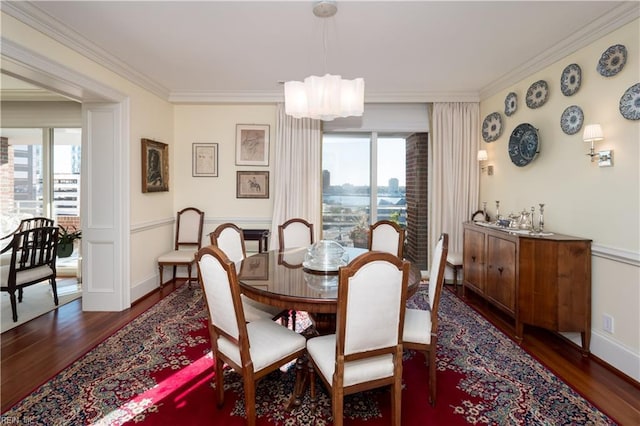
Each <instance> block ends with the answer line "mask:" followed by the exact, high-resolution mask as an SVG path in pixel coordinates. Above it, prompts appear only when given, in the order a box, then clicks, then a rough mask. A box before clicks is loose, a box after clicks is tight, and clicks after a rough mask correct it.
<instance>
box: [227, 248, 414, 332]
mask: <svg viewBox="0 0 640 426" xmlns="http://www.w3.org/2000/svg"><path fill="white" fill-rule="evenodd" d="M345 250H346V253H347V255H348V260H349V261H350V260H352V259H354V258H355V257H356V256H358V255H360V254H362V253H365V252H366V251H367V250H366V249H357V248H345ZM306 253H307V247H299V248H292V249H286V250H284V251H278V250H270V251H267V252H265V253H257V254H254V255H252V256H249V257H247V258H245V259H244V260H243V261H242V262H241V263H240V264H239V265H237V272H238V281H239V282H240V289H241V291H242V293H243V294H245V295H246V296H247V297H249V298H251V299H253V300H256V301H258V302H261V303H266V304H268V305H272V306H277V307H279V308H282V309H292V310H294V311H305V312H308V313H309V314H311V315H312V316H313V320H314V322H315V323H316V324H315V325H316V328H317V329H318V330H317V331H318V332H320V333H321V334H324V333H323V331H325V332H326V331H330V328H331V327H332V326H335V314H336V312H337V308H338V300H337V295H338V271H327V272H322V271H312V270H310V269H307V268H305V267H304V266H303V262H304V257H305V254H306ZM421 278H422V276H421V272H420V268H418V266H417V265H416V264H414V263H411V267H410V270H409V280H408V289H407V296H411V295H413V294H414V293H415V292H416V291H417V290H418V286H419V285H420V280H421ZM327 329H329V330H327Z"/></svg>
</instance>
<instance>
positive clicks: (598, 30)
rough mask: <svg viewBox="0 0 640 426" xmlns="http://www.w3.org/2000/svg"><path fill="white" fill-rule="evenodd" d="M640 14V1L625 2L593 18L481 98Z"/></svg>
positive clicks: (487, 88) (494, 84)
mask: <svg viewBox="0 0 640 426" xmlns="http://www.w3.org/2000/svg"><path fill="white" fill-rule="evenodd" d="M638 17H640V3H638V2H637V1H628V2H623V3H622V4H620V5H619V6H618V7H616V8H615V9H613V10H611V11H609V12H608V13H606V14H604V15H603V16H601V17H600V18H598V19H596V20H594V21H592V22H591V23H590V24H589V25H587V26H585V27H584V28H582V29H580V30H578V31H576V32H575V33H573V34H571V35H570V36H569V37H567V38H566V39H565V40H564V41H563V42H562V43H558V44H557V45H555V46H553V47H551V48H550V49H546V50H545V51H544V52H542V53H541V54H539V55H537V56H536V57H534V58H532V59H530V60H528V61H527V62H525V63H523V64H522V65H520V66H519V67H518V68H515V69H513V70H512V71H510V72H508V73H506V74H505V75H503V76H502V77H500V78H499V79H497V80H494V81H493V82H492V83H491V84H489V85H487V86H485V87H483V88H482V89H481V90H480V99H481V100H485V99H487V98H489V97H491V96H493V95H495V94H497V93H498V92H500V91H501V90H504V89H506V88H507V87H509V86H512V85H514V84H516V83H518V82H519V81H522V80H524V79H525V78H527V77H529V76H530V75H532V74H535V73H536V72H538V71H540V70H542V69H544V68H546V67H548V66H550V65H552V64H554V63H555V62H557V61H559V60H561V59H563V58H565V57H567V56H568V55H570V54H572V53H574V52H576V51H577V50H579V49H581V48H583V47H586V46H588V45H589V44H591V43H593V42H594V41H596V40H598V39H600V38H602V37H604V36H605V35H607V34H609V33H611V32H613V31H615V30H617V29H618V28H620V27H622V26H623V25H626V24H628V23H629V22H631V21H633V20H635V19H637V18H638Z"/></svg>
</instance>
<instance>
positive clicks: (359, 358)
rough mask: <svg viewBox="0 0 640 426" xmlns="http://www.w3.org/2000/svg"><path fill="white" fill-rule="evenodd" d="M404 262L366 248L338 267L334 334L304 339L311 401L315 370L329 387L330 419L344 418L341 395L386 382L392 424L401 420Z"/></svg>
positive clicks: (406, 275) (339, 422) (406, 274)
mask: <svg viewBox="0 0 640 426" xmlns="http://www.w3.org/2000/svg"><path fill="white" fill-rule="evenodd" d="M408 279H409V263H408V262H407V261H403V260H401V259H400V258H398V257H397V256H395V255H393V254H390V253H383V252H376V251H370V252H367V253H365V254H362V255H360V256H358V257H357V258H355V259H354V260H352V261H351V262H350V263H349V264H348V265H347V266H343V267H341V268H340V270H339V272H338V280H339V282H338V312H337V317H336V334H330V335H326V336H320V337H314V338H312V339H309V340H308V341H307V353H308V355H309V361H310V363H311V366H312V367H313V368H311V366H310V368H309V372H310V375H311V377H310V379H309V383H310V384H311V401H312V404H315V377H314V376H315V372H317V373H318V374H319V375H320V378H321V379H322V381H323V382H324V384H325V386H326V387H327V389H329V390H330V392H331V403H332V407H333V421H334V424H335V425H336V426H340V425H342V423H343V405H344V401H343V399H344V396H345V395H348V394H352V393H356V392H361V391H364V390H368V389H374V388H379V387H382V386H391V417H392V423H393V424H394V425H396V426H399V425H400V419H401V416H400V414H401V401H402V398H401V396H402V329H403V322H404V312H405V303H406V299H407V283H408Z"/></svg>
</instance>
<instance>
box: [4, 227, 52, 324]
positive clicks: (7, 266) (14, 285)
mask: <svg viewBox="0 0 640 426" xmlns="http://www.w3.org/2000/svg"><path fill="white" fill-rule="evenodd" d="M57 248H58V227H57V226H47V227H40V228H32V229H27V230H25V231H19V232H16V233H14V234H13V238H12V239H11V242H10V243H9V244H8V245H7V246H6V247H5V248H4V249H2V252H1V253H3V254H4V253H9V252H10V253H11V257H10V258H3V260H2V266H1V267H0V270H1V277H2V280H1V284H0V290H2V291H7V292H9V299H10V301H11V313H12V317H13V322H17V321H18V307H17V304H16V291H18V302H22V296H23V289H24V288H25V287H28V286H30V285H33V284H37V283H39V282H41V281H44V280H49V282H50V284H51V290H52V291H53V303H55V305H56V306H58V289H57V286H56V254H57ZM7 259H8V262H7V261H6V260H7Z"/></svg>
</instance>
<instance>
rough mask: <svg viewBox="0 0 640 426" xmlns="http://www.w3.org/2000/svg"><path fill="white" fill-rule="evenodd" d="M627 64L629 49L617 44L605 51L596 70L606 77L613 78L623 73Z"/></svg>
mask: <svg viewBox="0 0 640 426" xmlns="http://www.w3.org/2000/svg"><path fill="white" fill-rule="evenodd" d="M626 63H627V48H626V47H624V46H623V45H621V44H616V45H613V46H611V47H610V48H608V49H607V50H605V51H604V53H603V54H602V56H601V57H600V60H599V61H598V66H597V68H596V69H597V70H598V72H599V73H600V75H602V76H604V77H613V76H614V75H616V74H618V73H619V72H620V71H622V68H624V64H626Z"/></svg>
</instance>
